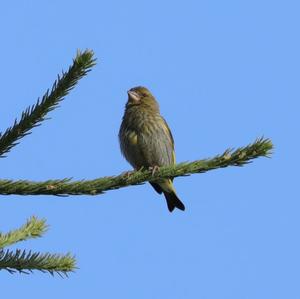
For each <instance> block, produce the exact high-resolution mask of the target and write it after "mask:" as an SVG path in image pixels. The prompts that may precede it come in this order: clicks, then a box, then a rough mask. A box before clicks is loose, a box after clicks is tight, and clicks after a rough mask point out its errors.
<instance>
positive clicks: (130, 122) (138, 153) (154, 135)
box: [119, 86, 185, 212]
mask: <svg viewBox="0 0 300 299" xmlns="http://www.w3.org/2000/svg"><path fill="white" fill-rule="evenodd" d="M127 93H128V101H127V103H126V106H125V113H124V116H123V121H122V124H121V128H120V131H119V141H120V147H121V151H122V153H123V155H124V157H125V158H126V160H127V161H128V162H129V163H130V164H131V165H132V166H133V168H134V169H135V170H139V169H141V168H146V169H152V170H153V172H155V170H156V169H157V168H159V167H160V166H167V165H174V164H175V153H174V139H173V136H172V133H171V131H170V129H169V127H168V125H167V123H166V121H165V120H164V118H163V117H162V116H161V115H160V111H159V106H158V103H157V101H156V100H155V98H154V96H153V95H152V94H151V92H150V91H149V90H148V89H147V88H145V87H141V86H138V87H134V88H132V89H130V90H129V91H128V92H127ZM150 184H151V185H152V187H153V188H154V189H155V191H156V192H158V193H159V194H161V193H163V194H164V196H165V198H166V200H167V205H168V209H169V211H170V212H172V211H173V210H174V209H175V208H178V209H180V210H182V211H184V209H185V207H184V204H183V203H182V202H181V201H180V199H179V198H178V197H177V195H176V191H175V188H174V186H173V179H161V180H158V181H151V182H150Z"/></svg>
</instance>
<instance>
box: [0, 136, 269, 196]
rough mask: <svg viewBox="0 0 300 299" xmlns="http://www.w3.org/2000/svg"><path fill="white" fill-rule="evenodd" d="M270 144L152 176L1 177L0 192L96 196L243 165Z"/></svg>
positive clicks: (256, 144) (257, 144) (262, 154)
mask: <svg viewBox="0 0 300 299" xmlns="http://www.w3.org/2000/svg"><path fill="white" fill-rule="evenodd" d="M272 149H273V145H272V142H271V140H269V139H264V138H259V139H257V140H256V141H255V142H254V143H252V144H250V145H248V146H245V147H241V148H238V149H236V150H235V151H233V150H231V149H228V150H226V151H225V152H224V153H223V154H222V155H218V156H215V157H214V158H211V159H204V160H197V161H194V162H190V163H180V164H177V165H174V166H168V167H161V168H160V169H159V170H158V171H156V172H155V174H154V175H152V173H151V171H149V170H140V171H135V172H132V173H131V174H130V175H128V173H123V174H120V175H118V176H110V177H103V178H98V179H95V180H89V181H88V180H82V181H71V180H70V179H63V180H48V181H45V182H31V181H24V180H20V181H12V180H0V194H2V195H10V194H16V195H82V194H86V195H96V194H101V193H103V192H105V191H108V190H113V189H119V188H122V187H127V186H129V185H139V184H143V183H145V182H146V181H154V180H158V179H162V178H168V177H178V176H187V175H191V174H193V173H203V172H206V171H209V170H213V169H217V168H223V167H228V166H243V165H245V164H247V163H250V162H251V160H253V159H255V158H258V157H269V156H270V155H271V153H272V152H271V151H272Z"/></svg>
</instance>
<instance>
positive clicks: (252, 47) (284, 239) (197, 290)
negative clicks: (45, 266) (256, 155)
mask: <svg viewBox="0 0 300 299" xmlns="http://www.w3.org/2000/svg"><path fill="white" fill-rule="evenodd" d="M299 9H300V5H299V2H298V1H289V0H287V1H276V0H275V1H274V0H273V1H258V0H253V1H237V0H236V1H234V0H229V1H196V0H195V1H185V2H182V1H158V0H152V1H96V0H94V1H91V0H85V1H58V0H54V1H42V2H40V1H29V0H26V1H25V0H23V1H7V2H5V3H2V5H1V11H0V28H1V44H2V46H1V48H0V56H1V70H2V71H1V111H0V125H1V130H4V129H5V128H7V127H8V126H9V125H11V124H12V123H13V120H14V118H15V117H19V116H20V114H21V112H22V111H23V110H24V109H25V108H26V107H27V106H28V105H32V104H34V103H35V102H36V99H37V97H38V96H40V95H42V94H43V93H44V92H45V90H46V89H47V88H49V87H51V85H52V83H53V81H54V79H55V78H56V75H57V74H58V73H59V72H60V71H61V70H62V69H66V68H67V67H68V66H69V65H70V64H71V60H72V58H73V57H74V55H75V52H76V49H78V48H79V49H85V48H90V49H93V50H94V52H95V55H96V56H97V58H98V64H97V66H96V67H95V68H94V70H93V71H92V72H91V73H90V74H89V75H88V76H87V77H85V78H84V79H83V80H82V81H81V82H80V84H79V85H78V86H77V87H76V88H75V90H74V91H72V92H71V94H70V95H69V96H68V97H67V98H66V100H65V101H64V102H63V103H62V104H61V107H60V108H59V109H57V110H55V111H53V112H52V113H51V120H49V121H46V122H44V123H43V125H42V126H41V127H38V128H35V129H34V130H33V133H32V134H31V135H30V136H27V137H26V138H24V139H23V140H22V141H21V143H20V144H19V146H17V147H15V148H14V149H13V150H12V151H11V153H10V154H9V155H8V157H7V158H5V159H1V161H0V162H1V178H8V179H29V180H46V179H54V178H64V177H73V178H74V179H84V178H86V179H89V178H97V177H102V176H105V175H113V174H118V173H120V172H122V171H125V170H129V169H130V166H129V165H128V164H127V162H126V161H125V160H124V159H123V158H122V156H121V154H120V152H119V145H118V139H117V134H118V129H119V125H120V122H121V117H122V114H123V108H124V105H125V102H126V99H127V95H126V91H127V90H128V89H129V88H131V87H133V86H136V85H145V86H147V87H148V88H149V89H150V90H151V91H152V92H153V93H154V94H155V95H156V97H157V99H158V101H159V103H160V106H161V112H162V114H163V115H164V117H165V118H166V119H167V121H168V123H169V125H170V127H171V129H172V131H173V135H174V137H175V142H176V152H177V160H178V161H179V162H182V161H188V160H194V159H200V158H205V157H210V156H213V155H215V154H219V153H221V152H223V150H225V149H226V148H228V147H237V146H243V145H246V144H248V143H250V142H252V141H254V139H255V138H256V137H259V136H262V135H264V136H266V137H269V138H271V139H272V140H273V142H274V144H275V154H274V156H273V157H272V159H264V158H261V159H257V160H255V161H254V162H253V163H252V164H250V165H247V166H246V167H243V168H227V169H221V170H216V171H212V172H209V173H206V174H201V175H193V176H191V177H185V178H178V179H176V180H175V186H176V188H177V192H178V194H179V196H180V197H181V199H182V200H183V201H184V203H185V205H186V212H184V213H183V212H180V211H176V212H174V213H173V214H170V213H169V212H168V210H167V207H166V204H165V201H164V199H163V198H162V197H160V196H159V195H158V194H156V193H155V192H154V191H153V190H152V189H151V188H150V186H148V185H142V186H137V187H130V188H124V189H121V190H116V191H111V192H108V193H106V194H104V195H101V196H96V197H87V196H80V197H75V196H73V197H69V198H58V197H50V196H49V197H46V196H37V197H31V196H28V197H20V196H2V198H1V203H0V211H1V212H0V215H1V217H0V231H2V232H5V231H7V230H9V229H12V228H16V227H18V226H20V225H21V224H23V223H24V222H25V221H26V219H27V218H29V217H30V216H31V215H36V216H38V217H41V218H46V219H47V222H48V223H49V225H50V229H49V232H48V233H47V234H46V235H45V236H44V237H43V238H42V239H39V240H32V241H29V242H25V243H20V244H19V245H18V246H17V248H26V249H32V250H35V251H42V252H45V251H50V252H61V253H65V252H72V253H74V254H75V255H76V257H77V260H78V266H79V268H80V269H78V270H77V271H76V273H74V274H71V275H70V277H69V278H68V279H61V278H60V277H59V276H56V277H54V278H53V277H51V276H50V275H47V274H42V273H39V272H36V273H35V274H33V275H19V274H16V275H10V274H8V273H7V272H0V280H1V286H2V288H1V289H2V290H1V294H2V295H4V294H6V295H7V296H9V298H20V296H22V297H24V298H29V297H30V298H33V299H34V298H44V299H46V298H53V297H56V298H83V296H84V297H89V298H106V299H110V298H129V299H133V298H143V299H148V298H149V299H153V298H154V299H156V298H158V299H159V298H164V299H169V298H170V299H177V298H178V299H179V298H180V299H181V298H182V299H183V298H184V299H186V298H205V299H215V298H218V299H223V298H224V299H227V298H228V299H244V298H249V299H250V298H251V299H253V298H255V299H260V298H264V299H265V298H272V299H276V298H289V299H293V298H300V283H299V281H300V272H299V269H300V255H299V252H300V241H299V228H300V217H299V211H300V202H299V200H300V196H299V174H298V171H299V166H300V165H299V159H298V156H299V153H298V152H299V145H300V143H299V129H300V128H299V108H300V105H299V82H300V75H299V74H300V73H299V69H300V61H299V53H300V43H299V28H300V27H299V26H300V21H299Z"/></svg>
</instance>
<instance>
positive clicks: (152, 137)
mask: <svg viewBox="0 0 300 299" xmlns="http://www.w3.org/2000/svg"><path fill="white" fill-rule="evenodd" d="M138 147H139V149H140V152H141V154H142V156H143V160H144V165H145V166H148V167H150V166H164V165H172V164H174V163H175V159H174V140H173V137H172V134H171V131H170V129H169V127H168V125H167V123H166V121H165V120H164V119H163V118H159V119H157V120H156V124H155V126H153V127H152V129H151V130H145V131H142V132H140V134H139V135H138Z"/></svg>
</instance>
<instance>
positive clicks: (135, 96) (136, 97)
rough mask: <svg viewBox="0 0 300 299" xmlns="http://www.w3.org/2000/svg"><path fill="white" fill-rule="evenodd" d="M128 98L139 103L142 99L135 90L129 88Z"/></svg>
mask: <svg viewBox="0 0 300 299" xmlns="http://www.w3.org/2000/svg"><path fill="white" fill-rule="evenodd" d="M127 94H128V100H129V101H131V102H134V103H137V102H138V101H139V100H140V96H139V95H138V94H137V93H136V92H135V91H133V90H128V91H127Z"/></svg>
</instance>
